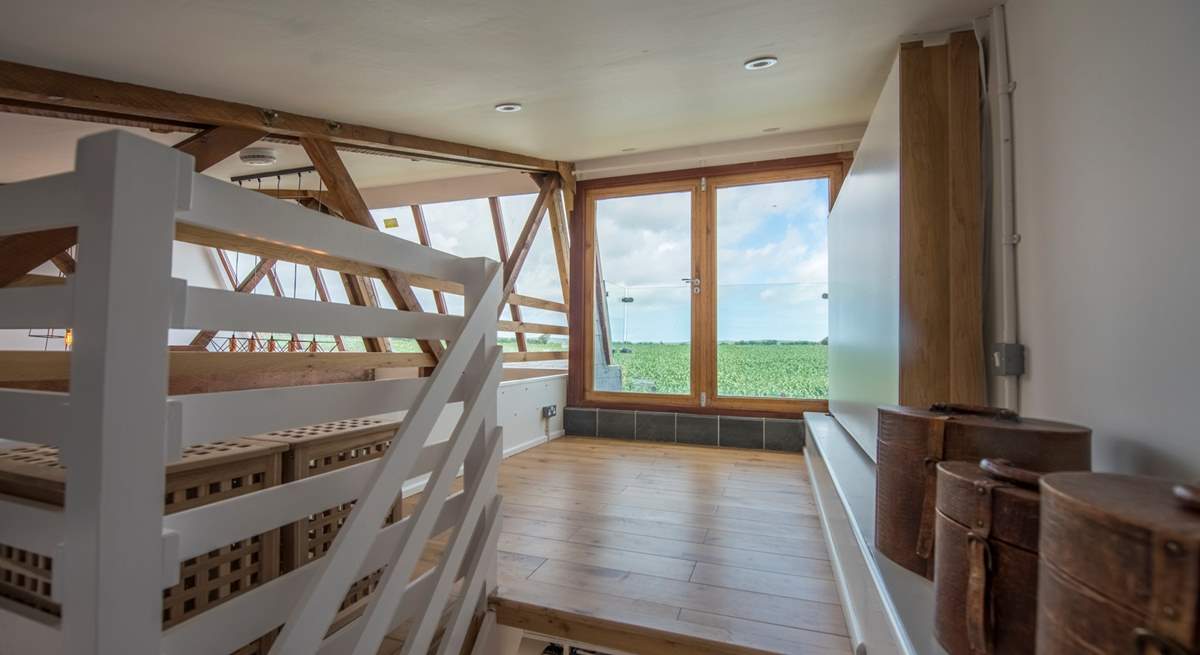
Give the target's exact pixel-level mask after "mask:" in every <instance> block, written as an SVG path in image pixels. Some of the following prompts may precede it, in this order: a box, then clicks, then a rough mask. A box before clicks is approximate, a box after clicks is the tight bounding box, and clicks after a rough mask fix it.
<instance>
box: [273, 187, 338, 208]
mask: <svg viewBox="0 0 1200 655" xmlns="http://www.w3.org/2000/svg"><path fill="white" fill-rule="evenodd" d="M255 191H257V192H259V193H261V194H263V195H268V196H271V197H272V198H279V199H280V200H304V199H306V198H311V199H313V200H316V201H317V202H319V203H321V204H322V205H325V206H326V207H328V208H330V209H331V210H333V211H334V212H336V213H338V214H341V213H342V207H341V205H340V204H338V199H337V196H335V195H334V194H332V193H330V192H329V191H328V190H320V191H318V190H317V189H267V188H265V187H264V188H262V189H255Z"/></svg>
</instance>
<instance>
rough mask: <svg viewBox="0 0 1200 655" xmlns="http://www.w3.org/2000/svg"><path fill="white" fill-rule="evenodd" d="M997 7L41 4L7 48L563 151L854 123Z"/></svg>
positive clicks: (243, 1) (585, 152)
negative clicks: (898, 74) (944, 36)
mask: <svg viewBox="0 0 1200 655" xmlns="http://www.w3.org/2000/svg"><path fill="white" fill-rule="evenodd" d="M993 4H995V2H994V0H590V1H589V0H575V1H568V2H564V1H563V0H443V1H440V2H428V1H418V0H387V1H384V0H373V1H372V0H359V1H354V2H350V1H343V2H329V1H328V0H253V1H247V0H108V1H106V2H85V1H84V0H41V1H39V2H36V3H23V4H22V6H21V9H20V11H10V12H6V15H5V17H4V21H2V22H0V58H3V59H10V60H15V61H19V62H23V63H28V64H34V65H38V66H45V67H49V68H56V69H62V70H67V71H71V72H76V73H83V74H88V75H94V76H100V77H105V78H109V79H117V80H121V81H127V82H136V83H141V84H148V85H151V86H156V87H163V88H168V89H173V90H178V91H185V92H189V93H196V94H201V95H206V96H213V97H217V98H223V99H230V100H238V101H242V102H247V103H251V104H255V105H260V106H264V107H275V108H280V109H286V110H289V111H293V112H298V113H305V114H311V115H316V116H321V117H327V118H331V119H336V120H339V121H342V122H356V123H362V124H367V125H373V126H379V127H384V128H390V129H393V130H398V131H404V132H410V133H414V134H420V135H427V136H433V137H440V138H445V139H452V140H458V141H463V142H468V143H474V144H478V145H486V146H492V147H497V148H504V149H508V150H513V151H517V152H522V153H527V154H531V155H537V156H542V157H547V158H554V159H562V160H572V161H574V160H580V159H588V158H595V157H604V156H611V155H615V154H618V153H620V152H621V151H622V150H623V149H626V148H637V149H638V150H639V151H646V150H655V149H660V148H670V147H678V146H685V145H695V144H700V143H711V142H716V141H726V140H731V139H739V138H745V137H749V136H754V135H757V134H760V133H761V131H762V130H763V129H765V128H774V127H777V128H780V130H781V131H783V132H790V131H798V130H810V129H817V128H823V127H832V126H840V125H849V124H855V123H861V122H864V121H865V120H866V119H867V117H868V115H869V113H870V110H871V106H872V105H873V103H874V101H875V98H876V96H877V95H878V93H879V88H880V86H881V85H882V83H883V79H884V76H885V75H886V72H887V67H888V64H889V61H890V59H891V57H892V54H893V52H894V49H895V47H896V45H897V43H898V42H899V41H900V40H902V39H903V38H905V37H906V36H909V35H912V34H915V33H925V32H931V31H936V30H942V29H947V28H951V27H957V26H962V25H966V24H967V23H968V22H969V20H970V19H971V18H972V17H974V16H977V15H981V14H983V13H984V12H985V11H986V9H987V8H988V7H989V6H991V5H993ZM761 54H773V55H776V56H778V57H779V58H780V64H779V65H778V66H775V67H774V68H770V69H767V70H763V71H757V72H748V71H745V70H743V68H742V62H743V61H744V60H746V59H747V58H750V57H752V56H755V55H761ZM500 101H518V102H521V103H524V105H525V111H523V112H520V113H517V114H499V113H497V112H495V111H493V110H492V106H493V105H494V104H495V103H497V102H500Z"/></svg>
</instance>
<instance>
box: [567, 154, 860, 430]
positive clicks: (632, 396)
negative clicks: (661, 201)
mask: <svg viewBox="0 0 1200 655" xmlns="http://www.w3.org/2000/svg"><path fill="white" fill-rule="evenodd" d="M851 161H852V157H851V155H850V153H835V154H831V155H817V156H812V157H798V158H791V159H783V160H774V161H766V162H753V163H749V164H735V165H730V166H718V167H707V168H697V169H688V170H680V171H670V172H664V173H648V174H641V175H631V176H623V177H614V178H605V179H598V180H587V181H583V182H580V183H579V188H578V195H577V201H576V212H575V217H574V218H575V220H576V221H579V225H578V226H577V229H578V234H579V235H580V236H581V237H582V238H581V239H576V240H574V241H573V244H572V247H573V248H575V247H577V246H576V242H578V247H579V250H580V253H579V255H580V256H579V258H578V268H579V269H581V270H577V271H572V275H578V276H579V277H580V278H581V280H582V284H581V285H578V286H576V287H575V288H574V289H573V290H572V294H573V297H572V301H571V306H572V308H575V307H578V308H579V311H577V312H575V316H573V317H572V321H573V324H572V326H571V333H572V334H573V335H579V338H577V339H572V344H577V343H580V342H582V343H581V344H580V346H581V347H579V348H578V350H577V352H576V355H575V356H574V357H573V360H572V361H573V365H574V364H575V363H577V364H579V365H580V367H581V368H580V369H576V370H577V377H578V378H580V382H577V383H576V384H575V385H574V389H576V392H575V394H576V395H575V397H574V398H573V401H572V402H574V403H577V404H579V405H582V406H587V407H607V408H617V409H645V410H655V409H664V410H668V411H689V412H696V413H708V414H716V413H721V414H736V413H754V414H756V415H781V416H783V415H786V416H794V415H798V414H801V413H803V412H808V411H820V412H825V411H828V407H829V404H828V401H827V400H826V399H823V398H804V399H792V398H764V397H743V396H720V395H718V394H717V325H716V322H717V306H716V299H717V288H716V284H715V283H716V280H717V268H716V267H717V235H716V219H717V217H716V211H717V207H716V193H717V189H719V188H726V187H734V186H746V185H753V184H767V183H772V182H786V181H799V180H809V179H819V178H826V179H828V180H829V207H830V210H832V209H833V205H834V201H835V200H836V198H837V193H838V191H840V189H841V185H842V181H843V180H844V179H845V176H846V173H847V171H848V169H849V167H850V162H851ZM686 190H690V191H692V217H691V235H692V277H693V278H695V277H699V278H700V279H701V280H702V281H703V283H702V284H701V293H700V294H699V295H698V296H696V297H694V298H693V301H692V308H691V320H692V339H691V390H690V393H689V394H687V395H683V394H651V393H640V392H623V391H597V390H595V388H594V385H595V368H594V363H595V358H596V356H597V353H596V352H595V350H596V348H595V343H596V335H595V333H594V332H595V330H594V326H595V312H596V265H595V258H596V247H595V246H596V202H597V201H598V200H603V199H609V198H622V197H632V196H638V195H649V194H654V193H669V192H678V191H686ZM575 296H577V297H575ZM701 393H703V394H704V395H705V402H704V403H703V404H702V403H701Z"/></svg>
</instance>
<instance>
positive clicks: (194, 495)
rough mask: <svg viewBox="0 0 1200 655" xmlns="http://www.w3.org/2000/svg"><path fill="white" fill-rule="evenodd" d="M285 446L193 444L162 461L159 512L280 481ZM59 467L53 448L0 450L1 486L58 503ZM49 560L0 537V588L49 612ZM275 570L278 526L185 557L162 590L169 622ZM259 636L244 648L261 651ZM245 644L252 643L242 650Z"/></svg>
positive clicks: (52, 610)
mask: <svg viewBox="0 0 1200 655" xmlns="http://www.w3.org/2000/svg"><path fill="white" fill-rule="evenodd" d="M284 450H286V447H285V446H282V445H280V444H270V443H266V442H261V441H254V440H249V439H244V440H235V441H227V442H217V443H211V444H205V445H201V446H192V447H189V448H187V449H185V450H184V452H183V453H182V457H181V458H180V460H179V461H177V462H172V463H171V464H170V465H168V466H167V470H166V481H165V490H166V493H165V496H164V498H163V513H164V514H171V513H174V512H179V511H182V510H185V509H190V508H193V507H199V506H202V505H207V504H210V503H214V502H217V501H220V500H226V499H228V498H233V497H236V496H240V495H243V494H247V493H251V492H253V491H257V490H260V489H266V488H268V487H272V486H275V485H277V484H279V481H280V479H281V478H282V475H281V466H282V462H281V458H282V455H283V452H284ZM64 473H65V469H64V467H63V466H62V464H61V462H60V461H59V454H58V449H57V448H50V447H22V448H13V449H9V450H5V451H0V491H3V492H5V493H10V494H12V495H16V496H19V497H27V498H33V499H35V500H41V501H42V502H51V503H53V504H58V505H60V506H61V504H62V494H63V482H62V481H63V476H64ZM52 573H53V560H52V558H50V557H44V556H41V555H37V554H34V553H30V552H27V551H23V550H20V549H18V548H12V547H10V546H4V545H2V544H0V595H4V596H6V597H9V598H12V599H13V600H16V601H18V602H21V603H22V604H25V605H28V606H31V607H36V608H37V609H39V610H41V611H43V612H47V613H49V614H53V615H56V616H58V615H61V607H60V606H59V605H58V603H55V602H54V601H53V600H51V579H52ZM278 575H279V533H278V530H270V531H268V532H265V533H263V534H260V535H257V536H254V537H251V538H249V539H245V540H242V541H239V542H237V543H234V544H230V545H228V546H224V547H222V548H219V549H217V550H215V551H213V552H209V553H205V554H204V555H201V556H199V557H196V558H193V559H190V560H187V561H185V562H183V563H182V564H181V565H180V574H179V579H180V583H179V584H177V585H175V586H174V587H171V588H170V589H165V590H164V591H163V609H162V619H163V627H170V626H172V625H175V624H178V623H180V622H182V621H185V620H187V619H188V618H191V617H192V616H195V615H196V614H198V613H200V612H203V611H204V610H206V609H208V608H210V607H213V606H215V605H218V604H220V603H222V602H224V601H226V600H228V599H230V598H233V597H235V596H237V595H239V594H241V593H244V592H246V591H248V590H250V589H253V588H255V587H257V586H259V585H261V584H263V583H264V582H266V581H268V580H271V579H273V578H275V577H276V576H278ZM258 648H259V645H258V644H257V642H255V643H254V644H250V645H247V646H246V647H245V648H244V649H242V651H239V652H243V651H244V652H245V653H246V654H247V655H249V654H250V653H256V652H259V651H258V650H257V649H258ZM246 649H250V650H246Z"/></svg>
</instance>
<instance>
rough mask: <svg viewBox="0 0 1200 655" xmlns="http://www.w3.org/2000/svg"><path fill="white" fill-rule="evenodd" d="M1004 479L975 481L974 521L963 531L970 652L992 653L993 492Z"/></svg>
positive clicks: (972, 653) (993, 623) (977, 653)
mask: <svg viewBox="0 0 1200 655" xmlns="http://www.w3.org/2000/svg"><path fill="white" fill-rule="evenodd" d="M1005 486H1008V485H1007V483H1006V482H1004V481H1000V480H993V479H988V478H984V479H981V480H976V481H975V485H974V488H975V517H974V518H975V522H974V523H973V524H972V525H970V526H968V527H969V528H970V532H968V533H967V607H966V611H967V645H968V646H969V647H970V649H971V655H989V654H990V653H991V652H992V631H993V628H994V626H995V616H994V614H993V612H994V610H993V605H992V590H991V584H992V547H991V543H990V542H989V541H988V538H989V537H991V535H992V516H993V507H994V505H993V501H994V495H993V493H992V492H993V491H994V490H995V489H996V488H997V487H1005Z"/></svg>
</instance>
